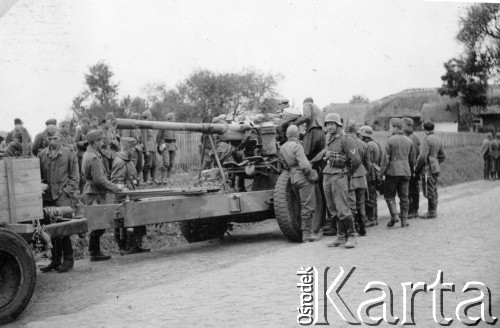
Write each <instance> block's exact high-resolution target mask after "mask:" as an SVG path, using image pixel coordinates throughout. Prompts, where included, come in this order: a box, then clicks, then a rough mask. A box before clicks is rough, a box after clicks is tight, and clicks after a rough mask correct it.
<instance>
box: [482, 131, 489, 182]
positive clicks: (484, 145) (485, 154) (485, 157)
mask: <svg viewBox="0 0 500 328" xmlns="http://www.w3.org/2000/svg"><path fill="white" fill-rule="evenodd" d="M488 137H489V136H488ZM490 142H491V139H490V138H486V139H484V140H483V143H482V144H481V151H482V153H483V160H484V170H483V177H484V179H485V180H489V179H490V175H491V172H490V171H491V154H490Z"/></svg>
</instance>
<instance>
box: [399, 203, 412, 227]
mask: <svg viewBox="0 0 500 328" xmlns="http://www.w3.org/2000/svg"><path fill="white" fill-rule="evenodd" d="M400 207H401V228H406V227H409V226H410V224H409V223H408V221H406V220H407V217H408V205H401V204H400Z"/></svg>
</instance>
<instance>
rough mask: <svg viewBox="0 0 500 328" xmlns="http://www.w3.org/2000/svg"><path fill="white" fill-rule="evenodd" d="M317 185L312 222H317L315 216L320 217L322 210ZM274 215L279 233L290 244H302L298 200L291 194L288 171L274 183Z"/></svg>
mask: <svg viewBox="0 0 500 328" xmlns="http://www.w3.org/2000/svg"><path fill="white" fill-rule="evenodd" d="M318 183H321V182H318ZM318 183H316V190H315V191H316V210H315V211H314V219H313V222H315V221H316V220H318V218H317V216H321V215H322V213H323V208H324V204H323V200H322V197H320V196H319V195H320V192H321V191H320V188H319V185H318ZM274 213H275V215H276V220H277V221H278V225H279V227H280V229H281V232H283V234H284V235H285V237H286V238H287V239H288V240H290V241H292V242H297V243H300V242H302V227H301V218H300V199H297V197H295V195H294V194H293V192H292V183H291V182H290V172H289V171H283V172H282V173H281V175H280V176H279V177H278V180H277V181H276V186H275V188H274Z"/></svg>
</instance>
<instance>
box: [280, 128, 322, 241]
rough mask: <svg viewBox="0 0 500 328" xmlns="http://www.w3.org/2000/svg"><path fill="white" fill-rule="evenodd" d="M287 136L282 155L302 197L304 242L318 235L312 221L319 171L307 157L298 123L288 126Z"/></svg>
mask: <svg viewBox="0 0 500 328" xmlns="http://www.w3.org/2000/svg"><path fill="white" fill-rule="evenodd" d="M286 137H287V138H288V140H287V142H285V144H283V146H282V147H281V149H280V156H281V158H282V159H283V161H284V162H285V164H286V167H287V168H288V170H289V171H290V180H291V183H292V187H293V192H294V193H295V194H296V195H299V197H300V217H301V221H302V222H301V224H302V242H308V241H316V240H318V236H317V235H316V234H313V232H312V223H313V222H312V221H313V216H314V211H315V210H316V196H315V185H316V181H317V180H318V173H317V172H316V171H315V170H314V169H313V168H312V166H311V164H310V163H309V161H308V160H307V158H306V155H305V153H304V148H302V145H301V144H300V142H299V129H298V128H297V126H296V125H290V126H289V127H288V128H287V130H286Z"/></svg>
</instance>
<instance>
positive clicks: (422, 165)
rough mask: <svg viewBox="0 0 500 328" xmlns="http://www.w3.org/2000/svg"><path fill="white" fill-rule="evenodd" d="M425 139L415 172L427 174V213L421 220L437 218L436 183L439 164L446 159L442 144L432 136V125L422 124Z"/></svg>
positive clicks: (436, 137)
mask: <svg viewBox="0 0 500 328" xmlns="http://www.w3.org/2000/svg"><path fill="white" fill-rule="evenodd" d="M423 126H424V131H425V138H424V141H423V142H422V146H421V148H420V155H419V156H418V159H417V166H416V168H415V172H416V173H417V174H422V173H423V172H426V173H427V202H428V211H427V213H425V214H424V215H422V216H419V217H420V218H422V219H435V218H437V205H438V192H437V183H438V177H439V172H440V167H439V166H440V164H441V163H442V162H444V160H445V159H446V153H445V151H444V147H443V142H442V141H441V139H439V137H438V136H436V135H435V134H434V123H432V122H431V121H426V122H424V125H423Z"/></svg>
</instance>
